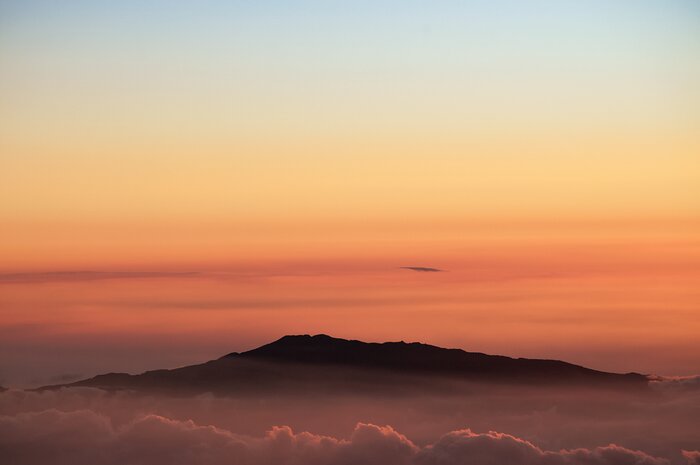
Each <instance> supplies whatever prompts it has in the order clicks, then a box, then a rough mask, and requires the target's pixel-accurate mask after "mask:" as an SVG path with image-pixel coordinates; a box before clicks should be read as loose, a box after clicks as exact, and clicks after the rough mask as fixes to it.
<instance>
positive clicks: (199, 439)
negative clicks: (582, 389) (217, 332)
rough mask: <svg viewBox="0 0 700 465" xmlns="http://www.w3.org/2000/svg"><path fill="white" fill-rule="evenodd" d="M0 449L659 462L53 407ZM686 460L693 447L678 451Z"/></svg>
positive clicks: (336, 460)
mask: <svg viewBox="0 0 700 465" xmlns="http://www.w3.org/2000/svg"><path fill="white" fill-rule="evenodd" d="M0 451H2V455H3V456H4V457H5V459H6V460H7V461H8V463H13V464H16V465H29V464H39V463H46V462H48V461H50V462H51V463H52V464H54V465H64V464H65V465H68V464H71V465H75V464H87V463H89V464H91V465H100V464H104V465H112V464H114V465H117V464H120V465H121V464H124V463H130V464H150V465H154V464H155V465H158V464H164V465H165V464H168V465H178V464H182V465H185V464H187V465H190V464H192V463H197V464H203V465H219V464H237V465H352V464H365V465H375V464H376V465H503V464H518V465H667V464H668V463H669V462H668V461H667V460H666V459H662V458H657V457H652V456H650V455H647V454H645V453H644V452H640V451H634V450H629V449H626V448H623V447H618V446H615V445H608V446H605V447H598V448H594V449H576V450H562V451H556V452H554V451H543V450H541V449H540V448H538V447H537V446H535V445H533V444H532V443H530V442H528V441H525V440H523V439H520V438H517V437H514V436H510V435H507V434H502V433H496V432H489V433H475V432H472V431H471V430H468V429H465V430H460V431H453V432H450V433H448V434H446V435H444V436H443V437H441V438H440V439H439V440H438V441H437V442H435V443H434V444H431V445H428V446H425V447H419V446H417V445H416V444H414V443H413V442H412V441H411V440H409V439H408V438H406V437H405V436H403V435H402V434H400V433H399V432H397V431H395V430H394V429H393V428H392V427H390V426H376V425H372V424H367V423H358V424H357V426H356V427H355V429H354V431H353V433H352V434H351V436H350V437H349V438H348V439H337V438H333V437H329V436H321V435H315V434H311V433H306V432H302V433H295V432H293V431H292V429H291V428H289V427H287V426H282V427H275V428H273V429H272V430H270V431H268V432H267V434H266V435H265V436H264V437H262V438H253V437H248V436H242V435H237V434H234V433H232V432H230V431H227V430H224V429H219V428H216V427H214V426H202V425H198V424H196V423H194V422H192V421H178V420H173V419H169V418H166V417H163V416H159V415H152V414H148V415H142V416H140V417H138V418H136V419H134V420H133V421H130V422H128V423H126V424H124V425H121V426H114V425H113V424H112V421H111V420H110V418H109V417H106V416H103V415H101V414H99V413H96V412H94V411H92V410H77V411H71V412H64V411H60V410H56V409H49V410H44V411H41V412H29V413H27V412H25V413H19V414H17V415H14V416H3V417H0ZM684 454H685V457H686V458H687V460H688V463H690V464H696V463H698V455H699V454H698V453H697V452H688V451H686V452H684Z"/></svg>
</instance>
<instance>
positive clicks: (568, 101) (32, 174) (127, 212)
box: [0, 0, 700, 385]
mask: <svg viewBox="0 0 700 465" xmlns="http://www.w3.org/2000/svg"><path fill="white" fill-rule="evenodd" d="M699 26H700V7H699V6H698V4H697V3H696V2H694V1H689V0H688V1H681V0H666V1H661V0H656V1H651V0H640V1H636V2H627V1H609V0H605V1H604V0H590V1H585V2H584V1H570V0H562V1H556V2H554V1H544V0H542V1H540V0H532V1H528V2H522V1H515V0H496V1H485V0H472V1H459V2H458V1H430V2H428V1H403V2H397V1H388V0H375V1H357V2H337V1H306V0H302V1H298V2H280V1H268V2H239V1H232V2H224V1H214V0H212V1H204V2H185V1H167V2H166V1H157V0H154V1H141V2H135V1H123V2H106V1H96V2H95V1H92V2H88V1H64V2H48V1H33V0H28V1H22V2H19V1H9V0H2V1H0V256H1V257H2V259H1V260H0V334H3V337H2V338H0V339H2V342H0V350H1V351H2V352H0V355H1V356H0V384H3V383H4V384H16V385H29V384H32V383H40V382H43V381H44V380H45V379H47V377H51V376H65V375H69V374H75V375H77V374H80V375H89V374H95V373H97V372H102V371H116V370H122V371H131V372H135V371H139V370H144V369H148V368H159V367H166V366H178V365H181V364H183V363H191V362H196V361H201V360H203V359H207V357H209V358H213V357H215V356H219V355H221V354H223V353H227V352H230V351H233V350H242V349H246V348H252V347H254V346H255V345H256V344H259V343H264V342H269V340H272V339H275V338H277V337H279V336H281V335H283V334H286V333H316V332H324V333H330V334H333V335H337V336H343V337H352V338H357V339H368V340H388V339H391V340H401V339H406V340H418V341H423V342H430V343H433V344H437V345H447V346H451V347H461V348H464V349H467V350H475V351H488V352H493V353H504V354H507V355H513V356H537V357H545V358H565V359H567V360H570V361H573V362H577V363H584V364H586V365H588V366H591V367H594V368H599V369H610V370H616V371H640V372H645V373H647V372H648V373H651V372H654V373H661V374H668V375H672V374H679V375H680V374H683V375H689V374H694V373H698V372H700V361H698V359H697V357H696V356H694V354H697V353H698V351H699V350H700V342H698V341H697V337H694V336H695V335H696V334H697V332H698V330H700V309H699V308H698V304H699V303H700V296H699V295H698V291H697V289H699V288H700V286H698V284H700V283H699V281H700V243H699V242H698V233H700V187H698V186H700V182H699V181H700V166H699V165H700V159H699V157H698V154H699V153H700V93H699V91H698V84H697V83H698V82H700V27H699ZM402 266H428V267H435V268H439V269H443V270H445V271H444V272H441V273H416V272H413V271H410V270H406V269H400V267H402ZM74 271H80V273H75V274H73V275H70V276H67V275H65V274H61V273H64V272H74ZM95 272H98V273H106V274H101V275H100V274H95ZM143 272H151V273H154V275H149V276H143V275H139V273H143ZM47 273H48V274H47ZM110 273H122V274H110ZM180 273H191V274H186V275H182V274H180ZM96 347H97V348H98V349H95V348H96ZM91 351H93V352H91ZM135 353H139V354H142V356H140V357H139V356H134V354H135ZM143 354H147V355H143ZM98 355H99V356H98ZM106 365H109V366H106Z"/></svg>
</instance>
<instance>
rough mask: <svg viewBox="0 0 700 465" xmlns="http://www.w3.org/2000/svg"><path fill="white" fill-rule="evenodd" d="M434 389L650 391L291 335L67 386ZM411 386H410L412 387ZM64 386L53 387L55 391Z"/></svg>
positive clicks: (490, 358) (446, 354) (573, 369)
mask: <svg viewBox="0 0 700 465" xmlns="http://www.w3.org/2000/svg"><path fill="white" fill-rule="evenodd" d="M407 376H409V377H412V380H413V381H416V380H418V381H416V382H418V383H419V384H421V385H422V386H428V385H430V384H435V383H439V382H445V381H449V380H460V381H471V382H489V383H501V384H502V383H505V384H529V385H533V384H534V385H580V386H590V387H624V388H632V387H636V388H640V387H646V386H647V384H648V379H647V377H646V376H644V375H640V374H637V373H628V374H617V373H607V372H603V371H597V370H592V369H589V368H585V367H582V366H579V365H574V364H571V363H567V362H562V361H559V360H538V359H525V358H511V357H505V356H500V355H487V354H483V353H476V352H466V351H464V350H461V349H445V348H441V347H437V346H432V345H428V344H422V343H417V342H413V343H405V342H385V343H367V342H362V341H357V340H347V339H339V338H334V337H331V336H328V335H325V334H318V335H315V336H311V335H308V334H306V335H289V336H284V337H282V338H280V339H278V340H276V341H274V342H272V343H269V344H266V345H263V346H261V347H258V348H256V349H252V350H249V351H247V352H242V353H236V352H234V353H230V354H228V355H225V356H223V357H221V358H219V359H217V360H212V361H209V362H206V363H203V364H200V365H192V366H187V367H183V368H177V369H173V370H155V371H148V372H146V373H143V374H140V375H129V374H125V373H110V374H106V375H99V376H96V377H94V378H90V379H86V380H82V381H78V382H76V383H71V384H68V385H63V386H92V387H100V388H105V389H136V390H143V389H149V390H152V389H157V390H186V391H198V392H201V391H213V392H247V391H255V392H259V391H261V390H263V391H272V392H275V391H288V390H295V389H301V390H304V391H309V390H311V391H314V390H316V391H319V390H320V391H334V390H337V389H340V390H357V389H360V390H366V389H370V390H372V389H375V388H376V389H382V390H389V391H390V390H391V389H392V387H394V386H395V387H399V386H401V385H404V384H406V382H405V381H406V380H405V379H403V380H402V379H401V378H402V377H404V378H405V377H407ZM413 381H412V382H413ZM54 387H60V386H47V387H45V388H54Z"/></svg>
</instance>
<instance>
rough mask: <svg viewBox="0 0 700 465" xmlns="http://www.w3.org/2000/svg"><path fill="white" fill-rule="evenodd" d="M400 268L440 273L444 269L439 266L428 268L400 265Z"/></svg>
mask: <svg viewBox="0 0 700 465" xmlns="http://www.w3.org/2000/svg"><path fill="white" fill-rule="evenodd" d="M400 268H401V269H402V270H411V271H418V272H420V273H440V272H443V271H445V270H441V269H439V268H430V267H427V266H402V267H400Z"/></svg>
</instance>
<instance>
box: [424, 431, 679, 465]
mask: <svg viewBox="0 0 700 465" xmlns="http://www.w3.org/2000/svg"><path fill="white" fill-rule="evenodd" d="M416 463H417V464H419V465H462V464H465V465H466V464H469V465H499V464H511V463H512V464H518V465H662V464H667V463H668V461H667V460H665V459H660V458H655V457H652V456H650V455H647V454H645V453H644V452H641V451H633V450H629V449H626V448H624V447H619V446H616V445H613V444H611V445H609V446H606V447H598V448H595V449H592V450H589V449H575V450H562V451H559V452H551V451H543V450H541V449H540V448H538V447H537V446H535V445H533V444H532V443H530V442H528V441H525V440H523V439H520V438H517V437H515V436H510V435H508V434H502V433H497V432H493V431H492V432H489V433H485V434H477V433H473V432H472V431H471V430H462V431H453V432H451V433H449V434H446V435H445V436H443V437H442V438H441V439H440V440H439V441H438V442H437V443H435V444H434V445H432V446H428V447H426V448H425V449H423V450H422V451H421V452H420V453H419V454H418V455H417V457H416Z"/></svg>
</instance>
